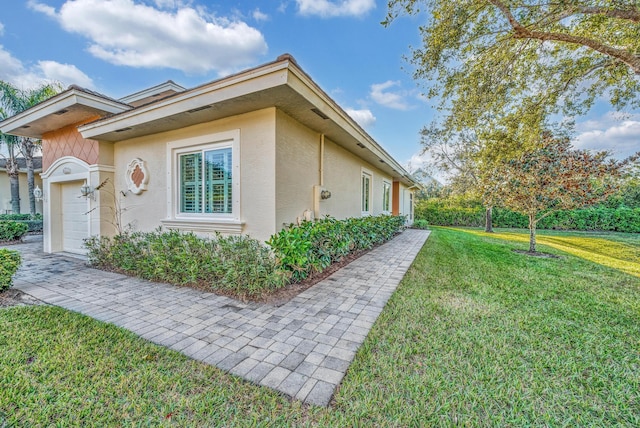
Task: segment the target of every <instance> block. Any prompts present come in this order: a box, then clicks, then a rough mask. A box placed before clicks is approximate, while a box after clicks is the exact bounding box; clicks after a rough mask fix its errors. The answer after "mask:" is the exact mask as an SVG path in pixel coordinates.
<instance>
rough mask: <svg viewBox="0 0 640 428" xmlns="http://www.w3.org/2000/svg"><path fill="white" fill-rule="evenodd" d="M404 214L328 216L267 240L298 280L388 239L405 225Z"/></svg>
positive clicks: (287, 230)
mask: <svg viewBox="0 0 640 428" xmlns="http://www.w3.org/2000/svg"><path fill="white" fill-rule="evenodd" d="M405 222H406V218H405V217H403V216H389V215H381V216H369V217H357V218H348V219H346V220H336V219H334V218H331V217H326V218H323V219H318V220H315V221H312V222H311V221H307V222H303V223H302V224H300V225H291V226H289V227H288V228H285V229H283V230H281V231H280V232H278V233H276V234H275V235H273V236H271V238H270V239H269V240H268V241H267V244H268V245H269V246H270V247H271V248H272V250H273V252H274V254H275V255H276V257H277V259H278V263H279V264H280V267H281V269H284V270H286V271H288V272H290V274H291V278H292V279H293V281H301V280H303V279H305V278H307V277H308V276H309V275H310V274H311V273H312V272H322V271H323V270H325V269H326V268H327V267H329V266H330V265H331V264H332V263H334V262H337V261H340V260H342V259H343V258H344V257H346V256H347V255H349V254H350V253H352V252H354V251H358V250H367V249H370V248H372V247H373V246H375V245H377V244H381V243H383V242H385V241H387V240H389V239H391V238H392V237H393V236H394V235H395V234H397V233H398V232H400V231H401V230H402V229H403V228H404V224H405Z"/></svg>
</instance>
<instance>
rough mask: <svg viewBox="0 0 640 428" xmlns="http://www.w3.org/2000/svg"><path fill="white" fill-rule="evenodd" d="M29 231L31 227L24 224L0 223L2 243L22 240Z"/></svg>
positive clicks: (0, 239)
mask: <svg viewBox="0 0 640 428" xmlns="http://www.w3.org/2000/svg"><path fill="white" fill-rule="evenodd" d="M28 230H29V227H28V226H27V225H26V224H25V223H22V222H17V221H0V242H2V241H17V240H19V239H22V237H23V236H24V235H25V234H26V233H27V232H28Z"/></svg>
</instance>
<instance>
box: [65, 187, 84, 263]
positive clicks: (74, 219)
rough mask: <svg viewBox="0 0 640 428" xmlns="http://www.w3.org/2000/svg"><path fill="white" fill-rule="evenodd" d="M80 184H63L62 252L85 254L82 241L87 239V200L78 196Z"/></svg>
mask: <svg viewBox="0 0 640 428" xmlns="http://www.w3.org/2000/svg"><path fill="white" fill-rule="evenodd" d="M80 186H82V183H81V182H73V183H67V184H63V185H62V186H61V187H62V189H61V190H62V191H61V195H62V251H68V252H70V253H85V252H86V251H85V250H84V249H83V247H82V244H83V240H84V239H86V238H88V237H89V215H88V214H87V211H88V204H87V199H86V198H83V197H82V196H80Z"/></svg>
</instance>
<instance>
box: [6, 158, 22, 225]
mask: <svg viewBox="0 0 640 428" xmlns="http://www.w3.org/2000/svg"><path fill="white" fill-rule="evenodd" d="M6 168H7V175H8V176H9V184H10V187H11V212H12V213H13V214H20V182H19V181H18V178H19V177H18V174H19V173H18V163H17V162H16V160H15V158H11V157H9V158H8V159H7V164H6Z"/></svg>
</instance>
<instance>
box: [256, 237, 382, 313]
mask: <svg viewBox="0 0 640 428" xmlns="http://www.w3.org/2000/svg"><path fill="white" fill-rule="evenodd" d="M374 248H375V247H374ZM372 249H373V248H372ZM369 251H371V250H360V251H356V252H353V253H351V254H349V255H348V256H346V257H345V258H343V259H342V260H340V261H339V262H335V263H333V264H331V266H329V267H328V268H326V269H325V270H323V271H322V272H314V273H312V274H311V275H310V276H309V277H308V278H306V279H305V280H304V281H300V282H294V283H291V284H288V285H286V286H285V287H283V288H281V289H279V290H278V291H275V292H273V293H271V294H268V295H266V296H264V297H262V298H259V299H255V300H252V301H254V302H259V303H267V304H270V305H274V306H282V305H284V304H285V303H287V302H288V301H289V300H291V299H293V298H294V297H296V296H297V295H298V294H300V293H302V292H303V291H305V290H306V289H308V288H311V287H313V286H314V285H316V284H317V283H319V282H320V281H322V280H323V279H325V278H327V277H329V276H331V274H333V273H334V272H336V271H337V270H339V269H341V268H343V267H345V266H346V265H348V264H349V263H351V262H352V261H354V260H356V259H358V258H360V257H362V256H363V255H365V254H366V253H368V252H369Z"/></svg>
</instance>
